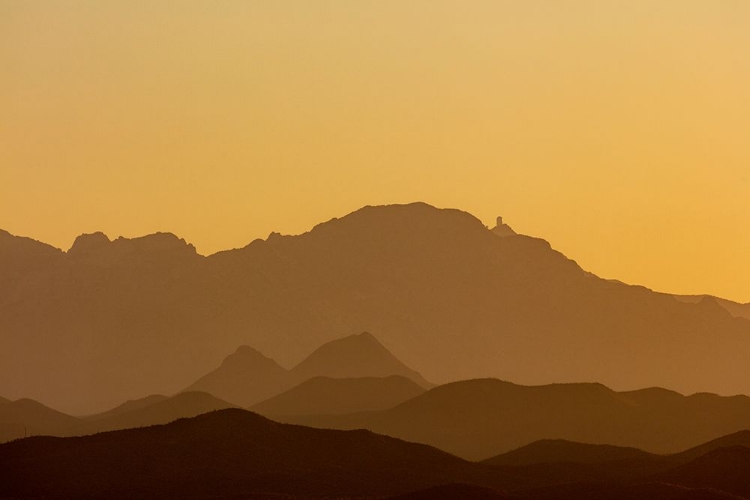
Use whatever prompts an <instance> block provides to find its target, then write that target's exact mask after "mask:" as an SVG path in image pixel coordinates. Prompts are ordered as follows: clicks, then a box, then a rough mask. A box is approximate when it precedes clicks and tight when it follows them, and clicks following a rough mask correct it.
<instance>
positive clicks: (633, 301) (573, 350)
mask: <svg viewBox="0 0 750 500" xmlns="http://www.w3.org/2000/svg"><path fill="white" fill-rule="evenodd" d="M501 228H502V226H501ZM502 236H503V237H499V235H498V234H495V233H494V232H493V231H491V230H489V229H488V228H486V227H485V226H484V225H483V224H482V223H481V222H480V221H479V220H478V219H476V218H475V217H473V216H471V215H469V214H467V213H464V212H460V211H458V210H439V209H436V208H433V207H430V206H428V205H425V204H422V203H415V204H411V205H399V206H385V207H365V208H363V209H361V210H358V211H356V212H354V213H352V214H350V215H347V216H346V217H343V218H340V219H333V220H331V221H329V222H326V223H323V224H320V225H318V226H316V227H315V228H313V229H312V230H311V231H310V232H308V233H305V234H302V235H299V236H280V235H278V234H272V235H270V236H269V237H268V239H267V240H256V241H254V242H252V243H251V244H249V245H248V246H246V247H245V248H242V249H236V250H230V251H226V252H220V253H218V254H215V255H211V256H209V257H204V256H201V255H198V254H197V253H196V252H195V249H194V248H193V247H192V246H191V245H189V244H188V243H186V242H185V241H183V240H181V239H179V238H177V237H176V236H174V235H171V234H167V233H158V234H154V235H149V236H144V237H142V238H134V239H125V238H118V239H115V240H114V241H110V240H109V238H107V237H106V236H105V235H103V234H101V233H97V234H92V235H83V236H81V237H79V238H78V239H77V240H76V241H75V243H74V244H73V246H72V247H71V249H70V250H69V251H68V252H62V251H60V250H57V249H55V248H52V247H50V246H48V245H45V244H43V243H38V242H35V241H32V240H29V239H27V238H19V237H15V236H12V235H9V234H8V233H2V234H0V393H2V394H4V395H5V396H6V397H10V398H11V399H16V398H21V397H30V398H33V399H36V400H39V401H43V402H44V403H45V404H48V405H51V406H53V407H55V408H59V409H61V410H64V411H66V412H70V413H76V414H86V413H92V412H96V411H101V410H103V409H105V408H110V407H113V406H115V405H117V404H119V403H120V402H122V401H125V400H128V399H134V398H137V397H140V396H141V395H143V394H155V393H162V394H173V393H175V392H178V391H179V390H181V389H183V388H184V384H185V383H186V381H190V380H197V379H198V378H199V377H201V376H202V375H203V374H205V373H208V372H209V371H210V370H212V369H213V368H214V367H216V366H218V365H219V364H220V361H221V359H223V357H224V356H225V355H226V353H227V352H232V351H233V350H234V349H236V346H238V345H245V344H247V345H252V346H254V347H255V348H257V349H258V350H259V351H261V352H263V353H265V354H266V355H268V356H269V357H271V358H273V359H275V360H278V362H279V363H281V365H282V366H287V367H288V366H294V365H295V364H297V363H298V362H299V361H300V360H302V359H303V357H304V356H305V355H307V353H309V352H311V351H312V350H313V349H314V348H315V347H317V346H319V345H321V344H322V343H323V342H326V341H330V340H332V339H335V338H340V337H343V336H346V335H349V334H351V333H352V332H361V331H371V332H374V333H376V334H377V336H378V338H379V339H380V340H381V341H382V342H383V344H384V345H385V346H387V347H388V349H389V350H390V351H391V352H393V354H394V355H395V356H396V357H397V358H398V359H400V360H402V361H403V362H404V363H406V364H407V365H408V366H410V367H412V368H413V369H415V370H417V371H418V372H419V373H421V374H423V375H424V376H425V378H426V379H428V380H431V381H434V382H440V383H442V382H446V381H452V380H460V379H467V378H475V377H481V376H493V377H498V378H503V379H507V380H513V381H516V382H519V383H526V384H540V383H549V382H560V381H571V382H574V381H594V380H595V381H599V382H602V383H604V384H606V385H608V386H610V387H615V388H618V389H629V388H634V387H648V386H654V385H658V386H662V387H670V388H674V389H676V390H679V391H681V392H685V393H692V392H696V391H711V392H718V393H722V394H735V393H750V367H749V364H748V363H747V359H750V321H747V320H746V319H743V318H736V317H733V316H732V315H731V314H730V313H729V312H727V308H726V307H723V306H722V305H721V304H720V303H719V302H717V301H716V300H715V299H711V298H706V299H703V300H701V301H699V302H697V303H686V302H684V301H680V300H677V299H675V298H674V297H673V296H671V295H668V294H660V293H654V292H652V291H650V290H647V289H645V288H643V287H637V286H627V285H624V284H622V283H615V282H610V281H606V280H601V279H599V278H596V277H595V276H593V275H591V274H590V273H587V272H585V271H584V270H582V269H581V268H580V267H579V266H578V265H577V264H576V263H575V262H573V261H571V260H569V259H567V258H566V257H565V256H563V255H562V254H560V253H558V252H556V251H554V250H552V249H551V248H550V246H549V244H548V243H547V242H545V241H544V240H540V239H536V238H530V237H527V236H523V235H516V234H510V233H509V232H507V231H502ZM316 375H324V374H322V373H316ZM360 376H361V375H360ZM261 398H262V397H261Z"/></svg>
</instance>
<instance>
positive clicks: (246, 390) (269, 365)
mask: <svg viewBox="0 0 750 500" xmlns="http://www.w3.org/2000/svg"><path fill="white" fill-rule="evenodd" d="M293 385H294V379H293V378H292V377H291V375H290V374H289V372H288V371H287V370H285V369H284V368H282V367H281V366H280V365H279V364H278V363H276V362H275V361H274V360H272V359H270V358H268V357H266V356H264V355H263V354H261V353H259V352H258V351H256V350H255V349H253V348H252V347H248V346H241V347H239V348H238V349H237V351H236V352H235V353H234V354H231V355H230V356H228V357H227V358H225V359H224V361H223V362H222V363H221V366H219V367H218V368H217V369H215V370H213V371H212V372H210V373H208V374H206V375H204V376H203V377H201V378H200V379H198V380H197V381H196V382H195V383H193V384H192V385H190V387H188V388H187V389H186V390H188V391H205V392H210V393H211V394H214V395H216V396H218V397H220V398H222V399H225V400H227V401H231V402H233V403H235V404H237V405H239V406H251V405H253V404H255V403H257V402H259V401H263V400H264V399H267V398H270V397H271V396H275V395H276V394H279V393H280V392H283V391H284V390H286V389H288V388H289V387H291V386H293Z"/></svg>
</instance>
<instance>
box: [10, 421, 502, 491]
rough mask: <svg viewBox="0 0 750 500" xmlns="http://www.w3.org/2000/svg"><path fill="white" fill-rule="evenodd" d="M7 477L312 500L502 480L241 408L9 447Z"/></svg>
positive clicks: (25, 485) (63, 487)
mask: <svg viewBox="0 0 750 500" xmlns="http://www.w3.org/2000/svg"><path fill="white" fill-rule="evenodd" d="M0 471H1V472H0V474H1V475H2V481H0V496H1V497H11V496H12V497H28V496H40V497H41V496H59V497H67V498H70V497H77V498H80V497H89V496H101V495H103V493H104V492H106V496H107V497H108V498H176V497H180V498H208V497H210V498H217V497H229V496H240V495H248V496H249V495H251V494H253V493H256V492H257V493H277V494H287V495H302V496H305V497H308V498H309V497H315V496H318V497H320V496H329V497H333V496H347V495H388V494H396V493H402V492H407V491H412V490H417V489H423V488H428V487H431V486H435V485H439V484H444V483H446V482H469V483H473V484H482V485H485V486H487V485H492V484H494V483H496V482H497V481H496V480H495V479H494V478H493V473H494V471H493V470H492V469H491V468H489V467H485V466H482V465H479V464H472V463H469V462H464V461H463V460H461V459H458V458H456V457H453V456H451V455H448V454H446V453H443V452H441V451H438V450H435V449H433V448H430V447H427V446H424V445H418V444H411V443H406V442H403V441H399V440H396V439H392V438H388V437H384V436H378V435H376V434H373V433H370V432H367V431H350V432H343V431H334V430H319V429H310V428H305V427H299V426H293V425H283V424H278V423H276V422H273V421H270V420H267V419H265V418H263V417H261V416H259V415H257V414H254V413H251V412H248V411H244V410H232V409H229V410H222V411H217V412H212V413H208V414H205V415H201V416H199V417H195V418H192V419H181V420H178V421H176V422H173V423H171V424H168V425H163V426H153V427H148V428H142V429H131V430H125V431H116V432H108V433H103V434H96V435H93V436H85V437H80V438H63V439H60V438H41V437H37V438H30V439H24V440H19V441H14V442H11V443H6V444H2V445H0ZM39 478H44V480H43V481H40V480H39Z"/></svg>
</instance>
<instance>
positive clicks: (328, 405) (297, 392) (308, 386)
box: [250, 375, 424, 416]
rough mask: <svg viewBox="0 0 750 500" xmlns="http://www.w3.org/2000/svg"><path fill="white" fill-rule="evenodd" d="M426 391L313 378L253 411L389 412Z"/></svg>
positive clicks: (395, 381)
mask: <svg viewBox="0 0 750 500" xmlns="http://www.w3.org/2000/svg"><path fill="white" fill-rule="evenodd" d="M423 392H424V389H423V388H422V387H420V386H419V385H417V384H416V383H415V382H414V381H412V380H410V379H408V378H406V377H401V376H398V375H392V376H390V377H383V378H378V377H361V378H330V377H313V378H311V379H309V380H307V381H306V382H302V383H301V384H299V385H297V386H295V387H293V388H291V389H289V390H288V391H286V392H283V393H281V394H279V395H277V396H274V397H272V398H270V399H268V400H266V401H263V402H262V403H259V404H257V405H255V406H253V407H252V408H250V409H251V410H252V411H254V412H257V413H260V414H261V415H266V416H274V415H327V414H343V413H354V412H362V411H374V410H385V409H388V408H392V407H394V406H396V405H398V404H399V403H403V402H404V401H407V400H409V399H411V398H413V397H415V396H418V395H419V394H422V393H423Z"/></svg>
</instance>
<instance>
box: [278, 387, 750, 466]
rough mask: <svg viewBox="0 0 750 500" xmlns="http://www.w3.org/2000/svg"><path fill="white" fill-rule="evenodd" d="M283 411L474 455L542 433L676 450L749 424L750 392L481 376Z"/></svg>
mask: <svg viewBox="0 0 750 500" xmlns="http://www.w3.org/2000/svg"><path fill="white" fill-rule="evenodd" d="M280 418H281V419H282V420H283V421H286V422H293V423H299V424H303V425H313V426H316V427H318V426H319V427H325V428H340V429H353V428H366V429H370V430H372V431H373V432H377V433H379V434H385V435H389V436H394V437H397V438H400V439H405V440H407V441H412V442H418V443H425V444H429V445H431V446H434V447H436V448H439V449H442V450H445V451H447V452H449V453H453V454H455V455H458V456H461V457H464V458H467V459H470V460H482V459H487V458H488V457H492V456H496V455H498V454H501V453H506V452H508V451H511V450H513V449H516V448H519V447H521V446H524V445H527V444H529V443H532V442H534V441H539V440H542V439H564V440H568V441H575V442H580V443H588V444H610V445H616V446H622V447H635V448H639V449H642V450H645V451H648V452H652V453H674V452H679V451H682V450H684V449H686V448H689V447H692V446H695V445H697V444H699V443H702V442H705V441H707V440H710V439H714V438H717V437H719V436H722V435H725V434H728V433H733V432H737V431H739V430H743V429H747V428H748V427H750V398H748V397H745V396H741V397H721V396H716V395H712V394H695V395H692V396H682V395H680V394H678V393H675V392H672V391H667V390H664V389H647V390H643V391H633V392H615V391H613V390H611V389H609V388H607V387H605V386H603V385H601V384H552V385H546V386H521V385H517V384H512V383H509V382H503V381H500V380H495V379H479V380H468V381H462V382H454V383H451V384H446V385H443V386H438V387H435V388H434V389H431V390H429V391H427V392H425V393H424V394H422V395H420V396H417V397H415V398H413V399H410V400H409V401H406V402H404V403H402V404H400V405H398V406H396V407H394V408H392V409H389V410H384V411H375V412H362V413H353V414H349V415H327V416H288V417H280Z"/></svg>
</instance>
